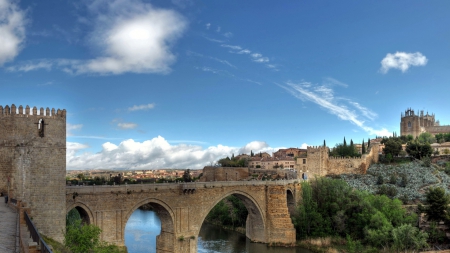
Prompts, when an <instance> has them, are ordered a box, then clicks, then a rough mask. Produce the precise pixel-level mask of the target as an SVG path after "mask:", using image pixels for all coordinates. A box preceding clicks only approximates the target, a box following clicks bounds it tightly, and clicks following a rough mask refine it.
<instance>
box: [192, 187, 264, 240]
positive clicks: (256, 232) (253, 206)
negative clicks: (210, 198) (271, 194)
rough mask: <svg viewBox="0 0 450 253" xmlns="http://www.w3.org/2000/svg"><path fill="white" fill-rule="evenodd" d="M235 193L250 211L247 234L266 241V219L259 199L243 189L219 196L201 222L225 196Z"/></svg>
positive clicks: (246, 227)
mask: <svg viewBox="0 0 450 253" xmlns="http://www.w3.org/2000/svg"><path fill="white" fill-rule="evenodd" d="M230 195H234V196H235V197H237V198H239V199H240V200H241V201H242V202H243V203H244V205H245V207H246V208H247V211H248V216H247V222H246V225H245V229H246V236H247V237H248V238H249V239H250V240H251V241H253V242H266V237H267V236H266V219H265V216H264V215H263V214H264V212H263V210H262V209H261V207H260V206H259V205H258V203H257V201H256V200H255V199H254V198H253V197H252V196H251V195H249V194H247V193H245V192H242V191H230V192H227V193H225V194H224V195H221V196H220V197H219V198H217V199H216V200H215V201H214V202H213V203H212V204H211V205H210V206H209V207H208V208H207V210H208V211H207V212H206V213H205V214H204V215H203V217H202V218H201V223H200V226H201V224H203V222H204V221H205V219H206V216H207V215H208V213H209V212H210V211H211V210H212V209H213V208H214V207H215V206H216V205H217V204H218V203H219V202H220V201H221V200H223V199H224V198H226V197H228V196H230Z"/></svg>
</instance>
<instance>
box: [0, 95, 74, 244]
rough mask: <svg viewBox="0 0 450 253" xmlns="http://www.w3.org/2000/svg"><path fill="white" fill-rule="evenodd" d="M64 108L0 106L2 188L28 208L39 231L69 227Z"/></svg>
mask: <svg viewBox="0 0 450 253" xmlns="http://www.w3.org/2000/svg"><path fill="white" fill-rule="evenodd" d="M65 173H66V110H59V109H58V110H56V111H55V109H52V110H51V111H50V109H49V108H47V109H46V110H44V108H40V110H39V112H38V109H37V108H36V107H34V108H33V109H32V110H30V107H29V106H26V108H23V107H22V106H19V108H16V106H15V105H14V104H13V105H12V106H11V107H9V106H5V108H3V107H2V106H0V191H1V192H8V193H9V196H10V198H15V199H17V200H20V201H22V202H23V203H24V204H25V205H26V206H27V207H29V208H30V211H31V217H32V218H33V222H34V223H35V225H36V227H37V228H38V229H39V231H40V232H41V233H42V234H44V235H46V236H49V237H52V238H54V239H56V240H58V241H60V242H61V241H62V240H63V232H64V231H65V217H66V203H65V202H66V199H65Z"/></svg>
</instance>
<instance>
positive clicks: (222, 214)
mask: <svg viewBox="0 0 450 253" xmlns="http://www.w3.org/2000/svg"><path fill="white" fill-rule="evenodd" d="M247 215H248V211H247V208H246V207H245V205H244V203H243V202H242V201H241V200H240V199H239V198H238V197H236V196H233V195H230V196H228V197H226V198H225V199H223V200H221V201H220V202H219V203H217V205H216V206H214V207H213V209H211V211H210V212H209V214H208V216H207V217H206V220H207V221H214V222H217V223H220V224H221V225H224V226H232V227H245V223H246V221H247Z"/></svg>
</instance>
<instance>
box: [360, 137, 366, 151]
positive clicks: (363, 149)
mask: <svg viewBox="0 0 450 253" xmlns="http://www.w3.org/2000/svg"><path fill="white" fill-rule="evenodd" d="M365 153H366V145H365V144H364V139H363V142H362V147H361V154H362V155H364V154H365Z"/></svg>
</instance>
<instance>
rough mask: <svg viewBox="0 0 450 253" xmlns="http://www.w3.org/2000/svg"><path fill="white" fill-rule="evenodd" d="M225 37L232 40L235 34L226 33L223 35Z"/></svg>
mask: <svg viewBox="0 0 450 253" xmlns="http://www.w3.org/2000/svg"><path fill="white" fill-rule="evenodd" d="M223 36H225V37H227V38H231V37H233V33H232V32H226V33H224V34H223Z"/></svg>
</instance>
